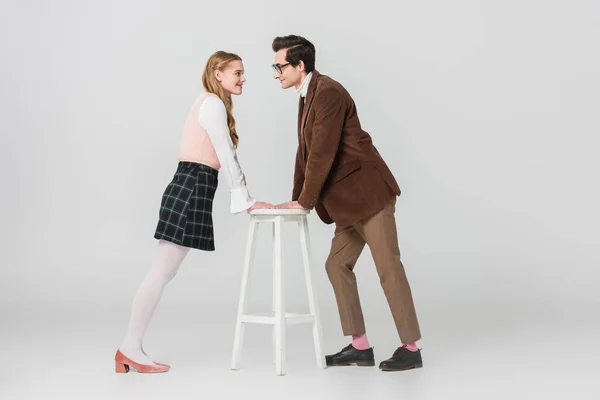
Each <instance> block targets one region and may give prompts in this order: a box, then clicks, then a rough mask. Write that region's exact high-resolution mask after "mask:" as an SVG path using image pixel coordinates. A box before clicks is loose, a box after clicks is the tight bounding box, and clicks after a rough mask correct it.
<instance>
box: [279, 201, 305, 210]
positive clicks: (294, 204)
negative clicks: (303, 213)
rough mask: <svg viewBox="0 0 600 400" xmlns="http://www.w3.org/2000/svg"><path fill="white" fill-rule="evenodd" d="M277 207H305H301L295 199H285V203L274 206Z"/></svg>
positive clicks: (299, 208)
mask: <svg viewBox="0 0 600 400" xmlns="http://www.w3.org/2000/svg"><path fill="white" fill-rule="evenodd" d="M274 208H277V209H290V208H294V209H298V210H306V208H304V207H302V206H301V205H300V204H299V203H298V202H297V201H286V202H285V203H281V204H277V205H276V206H274Z"/></svg>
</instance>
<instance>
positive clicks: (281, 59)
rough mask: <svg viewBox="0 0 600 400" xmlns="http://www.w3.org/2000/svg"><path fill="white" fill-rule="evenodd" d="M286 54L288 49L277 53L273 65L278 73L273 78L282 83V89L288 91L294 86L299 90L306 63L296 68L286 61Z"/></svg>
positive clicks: (301, 63)
mask: <svg viewBox="0 0 600 400" xmlns="http://www.w3.org/2000/svg"><path fill="white" fill-rule="evenodd" d="M286 54H287V49H281V50H279V51H278V52H277V53H275V60H274V62H273V65H274V66H275V69H276V71H275V73H274V75H273V78H275V79H278V80H279V82H281V87H282V88H283V89H287V88H290V87H292V86H294V87H296V88H298V87H299V86H300V84H301V83H302V72H303V71H304V63H303V62H302V61H300V63H299V64H298V65H297V66H295V67H294V66H293V65H292V64H289V63H288V62H287V61H286V60H285V56H286ZM280 71H281V72H280Z"/></svg>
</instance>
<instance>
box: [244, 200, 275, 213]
mask: <svg viewBox="0 0 600 400" xmlns="http://www.w3.org/2000/svg"><path fill="white" fill-rule="evenodd" d="M270 208H275V206H274V205H273V204H271V203H265V202H264V201H257V202H256V203H254V205H253V206H252V207H250V208H249V209H248V211H249V212H250V211H252V210H261V209H270Z"/></svg>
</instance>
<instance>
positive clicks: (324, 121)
mask: <svg viewBox="0 0 600 400" xmlns="http://www.w3.org/2000/svg"><path fill="white" fill-rule="evenodd" d="M319 97H320V98H319V99H315V100H314V101H315V102H316V101H318V102H319V104H313V107H315V122H314V125H313V128H312V138H311V144H310V154H309V156H308V160H307V162H306V170H305V171H304V185H303V187H302V191H301V193H300V195H299V197H298V203H299V204H300V205H301V206H302V207H304V208H307V209H312V208H314V206H315V204H316V202H317V199H318V198H319V195H320V193H321V189H322V188H323V185H324V184H325V181H326V180H327V176H328V175H329V171H330V170H331V165H332V164H333V160H334V159H335V155H336V154H337V150H338V147H339V144H340V139H341V136H342V129H343V128H344V119H345V115H346V104H345V102H344V99H343V97H342V95H341V93H340V92H339V91H338V90H337V89H335V88H328V89H325V90H323V92H321V93H319Z"/></svg>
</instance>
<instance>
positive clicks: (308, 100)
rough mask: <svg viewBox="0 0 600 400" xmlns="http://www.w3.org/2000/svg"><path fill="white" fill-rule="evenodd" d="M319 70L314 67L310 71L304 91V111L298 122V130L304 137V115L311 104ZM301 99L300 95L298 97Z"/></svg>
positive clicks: (305, 115)
mask: <svg viewBox="0 0 600 400" xmlns="http://www.w3.org/2000/svg"><path fill="white" fill-rule="evenodd" d="M319 75H320V74H319V71H317V70H316V69H315V70H313V72H312V77H311V78H310V82H309V83H308V90H307V92H306V102H305V104H304V112H303V113H302V122H301V124H300V128H299V129H300V132H301V135H302V137H304V127H305V126H306V117H307V115H308V111H309V110H310V106H311V105H312V101H313V99H314V98H315V89H316V87H317V78H318V77H319ZM300 100H302V97H301V98H300Z"/></svg>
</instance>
